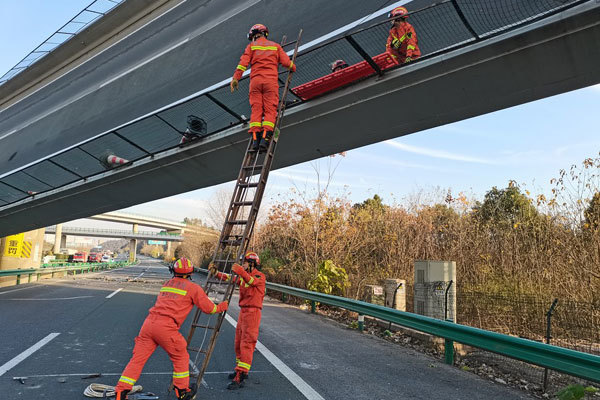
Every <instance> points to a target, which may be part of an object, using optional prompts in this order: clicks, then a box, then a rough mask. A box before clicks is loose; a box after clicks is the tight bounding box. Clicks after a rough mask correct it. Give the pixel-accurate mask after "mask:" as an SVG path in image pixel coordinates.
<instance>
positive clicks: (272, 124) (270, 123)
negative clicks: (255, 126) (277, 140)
mask: <svg viewBox="0 0 600 400" xmlns="http://www.w3.org/2000/svg"><path fill="white" fill-rule="evenodd" d="M262 124H263V126H269V127H271V128H275V124H274V123H273V122H271V121H263V123H262ZM250 126H252V125H250Z"/></svg>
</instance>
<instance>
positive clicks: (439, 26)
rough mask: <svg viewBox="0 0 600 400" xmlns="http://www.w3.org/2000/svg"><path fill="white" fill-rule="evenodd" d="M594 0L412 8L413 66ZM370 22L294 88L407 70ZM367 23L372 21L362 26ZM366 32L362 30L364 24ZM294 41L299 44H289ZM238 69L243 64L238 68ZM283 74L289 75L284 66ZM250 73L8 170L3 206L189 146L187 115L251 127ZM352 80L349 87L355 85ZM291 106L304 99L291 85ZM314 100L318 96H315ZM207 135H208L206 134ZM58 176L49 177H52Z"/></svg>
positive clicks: (305, 61) (309, 62)
mask: <svg viewBox="0 0 600 400" xmlns="http://www.w3.org/2000/svg"><path fill="white" fill-rule="evenodd" d="M591 1H592V0H563V1H561V2H557V1H555V0H529V1H526V2H524V1H523V2H515V1H514V0H480V1H478V2H472V1H470V2H467V1H462V0H442V1H439V2H436V3H434V4H432V5H430V6H427V7H425V8H422V9H419V10H414V11H412V12H410V13H409V16H408V18H409V21H410V23H411V24H412V25H413V26H414V28H415V30H416V32H417V36H418V39H419V47H420V50H421V53H422V56H421V57H420V58H418V59H415V60H413V61H412V62H411V63H410V64H415V63H419V62H420V61H421V60H424V59H427V58H431V57H433V56H437V55H440V54H444V53H447V52H449V51H452V50H456V49H458V48H461V47H464V46H467V45H470V44H472V43H476V42H479V41H482V40H485V39H488V38H491V37H494V36H497V35H500V34H503V33H506V32H509V31H511V30H514V29H517V28H519V27H521V26H524V25H526V24H530V23H533V22H535V21H538V20H541V19H544V18H546V17H549V16H551V15H554V14H557V13H560V12H563V11H565V10H568V9H570V8H572V7H575V6H577V5H580V4H583V3H587V2H591ZM381 19H382V20H380V21H379V22H377V23H375V24H373V25H370V26H369V25H368V22H364V23H362V24H359V25H354V26H352V27H350V28H348V30H347V31H345V32H340V33H339V34H333V33H332V34H330V35H325V36H324V37H322V38H321V39H319V40H316V41H314V42H315V43H314V44H311V45H310V46H305V48H302V49H301V51H300V53H299V54H298V59H297V65H298V71H297V72H296V73H295V74H294V85H302V84H305V83H308V82H312V81H314V80H315V79H318V78H322V77H324V76H326V75H328V74H330V73H331V67H330V63H331V62H333V61H335V60H337V59H342V60H344V61H345V62H346V63H348V64H350V65H352V64H356V63H361V62H365V61H366V62H368V64H369V65H370V66H371V68H372V69H373V70H372V71H370V74H369V73H368V74H367V75H365V76H363V77H362V78H361V79H366V78H368V77H370V76H375V75H381V74H382V73H385V72H386V71H388V70H392V69H396V68H404V66H405V65H396V66H393V67H390V68H387V69H385V71H382V70H381V69H380V68H379V67H378V66H377V64H376V63H375V62H374V61H373V57H376V55H378V54H380V53H382V52H384V51H385V44H386V40H387V37H388V32H389V21H388V20H386V19H385V16H382V17H381ZM362 26H366V27H364V28H362ZM357 27H358V28H360V29H356V28H357ZM288 44H292V43H288ZM230 68H231V72H232V73H233V71H234V68H235V66H234V65H231V66H230ZM281 73H284V71H282V72H281ZM248 78H249V76H248V74H246V75H245V76H244V77H243V78H242V79H241V80H240V82H239V90H238V91H237V92H235V93H230V90H229V79H226V80H224V81H222V82H219V83H216V84H214V85H212V86H211V87H208V88H205V89H204V90H201V91H199V92H197V93H195V94H193V95H190V96H188V97H186V98H184V99H181V100H179V101H177V102H175V103H173V104H169V105H167V106H165V107H162V108H160V109H158V110H154V111H152V112H150V113H148V114H146V115H144V116H140V117H139V118H136V119H135V120H133V121H130V122H127V123H125V124H123V125H120V126H117V127H114V128H112V129H110V130H107V131H105V132H102V133H99V134H97V135H95V136H93V137H91V138H89V139H86V140H84V141H82V142H80V143H78V144H74V145H72V146H70V147H68V148H66V149H64V150H61V151H60V152H58V153H54V154H52V155H49V156H46V157H44V158H42V159H40V160H37V161H35V162H33V163H30V164H27V165H25V166H22V167H20V168H17V169H15V170H12V171H9V172H6V173H3V174H0V210H1V209H3V208H5V207H8V206H10V205H11V204H13V203H16V202H19V201H22V200H23V199H26V198H28V197H34V196H36V195H37V194H41V193H44V192H47V191H51V190H55V189H57V188H60V187H63V186H65V185H69V184H72V183H75V182H78V181H81V180H86V179H89V178H91V177H94V176H98V175H101V174H104V173H105V172H107V171H109V170H111V169H113V167H112V166H109V165H107V164H106V162H105V161H106V156H107V154H106V149H120V150H119V153H118V154H117V155H118V156H119V157H122V158H124V159H126V160H128V162H127V163H125V164H122V165H120V166H118V167H114V168H122V167H126V166H128V165H131V163H134V162H136V161H139V160H142V159H148V158H151V157H154V156H155V155H156V154H159V153H162V152H165V151H168V150H171V149H175V148H178V147H181V146H186V145H188V144H189V143H192V142H193V141H188V142H185V143H182V137H184V136H185V132H186V129H187V128H188V126H187V117H188V116H196V117H198V118H202V119H203V120H204V121H205V122H206V124H207V130H206V133H205V134H204V135H202V138H205V137H207V136H210V135H214V134H217V133H219V132H222V131H224V130H226V129H229V128H231V127H233V126H241V125H243V124H247V122H248V120H247V117H246V116H247V115H250V105H249V104H248V93H249V81H250V80H249V79H248ZM353 82H354V81H352V82H348V84H351V83H353ZM289 97H290V103H291V104H290V105H288V106H287V107H288V108H290V107H293V106H296V105H298V104H301V103H303V102H304V100H303V99H302V98H301V97H300V96H299V95H298V94H297V93H295V92H294V88H292V89H291V90H290V96H289ZM309 101H310V100H309ZM201 140H202V139H201ZM48 176H51V177H52V179H51V180H49V179H48V178H47V177H48Z"/></svg>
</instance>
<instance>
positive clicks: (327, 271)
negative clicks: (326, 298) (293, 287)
mask: <svg viewBox="0 0 600 400" xmlns="http://www.w3.org/2000/svg"><path fill="white" fill-rule="evenodd" d="M349 286H350V281H349V280H348V274H347V273H346V270H345V269H344V268H341V267H336V266H335V264H334V263H333V261H331V260H325V261H323V262H322V263H321V264H320V265H319V272H318V274H317V277H316V278H315V279H313V280H312V282H310V283H309V285H308V288H309V289H310V290H314V291H315V292H321V293H325V294H333V295H338V296H344V295H345V294H346V288H348V287H349Z"/></svg>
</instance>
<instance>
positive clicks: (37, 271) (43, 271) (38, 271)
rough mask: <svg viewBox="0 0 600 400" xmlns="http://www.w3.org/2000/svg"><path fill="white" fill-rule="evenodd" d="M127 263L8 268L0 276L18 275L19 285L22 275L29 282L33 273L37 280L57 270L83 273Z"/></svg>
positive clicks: (0, 271)
mask: <svg viewBox="0 0 600 400" xmlns="http://www.w3.org/2000/svg"><path fill="white" fill-rule="evenodd" d="M127 265H132V263H130V262H111V263H79V264H70V265H69V266H60V267H56V266H53V267H49V266H46V267H43V268H28V269H7V270H3V271H2V270H0V277H5V276H16V277H17V283H16V284H17V285H20V284H21V277H22V276H27V283H29V282H31V277H32V276H33V275H37V280H39V279H40V276H41V275H48V274H51V276H52V278H54V274H55V273H57V272H66V273H67V274H68V273H69V272H73V274H74V275H77V274H78V273H79V274H83V273H84V272H94V271H98V270H102V269H113V268H119V267H125V266H127Z"/></svg>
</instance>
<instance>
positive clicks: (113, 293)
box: [106, 288, 123, 299]
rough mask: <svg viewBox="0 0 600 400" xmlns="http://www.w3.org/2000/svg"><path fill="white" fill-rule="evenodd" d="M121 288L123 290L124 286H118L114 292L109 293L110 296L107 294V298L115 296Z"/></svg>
mask: <svg viewBox="0 0 600 400" xmlns="http://www.w3.org/2000/svg"><path fill="white" fill-rule="evenodd" d="M121 290H123V288H118V289H117V290H115V291H114V292H112V293H111V294H109V295H108V296H106V298H107V299H110V298H111V297H113V296H114V295H115V294H117V293H119V292H120V291H121Z"/></svg>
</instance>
